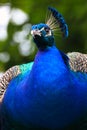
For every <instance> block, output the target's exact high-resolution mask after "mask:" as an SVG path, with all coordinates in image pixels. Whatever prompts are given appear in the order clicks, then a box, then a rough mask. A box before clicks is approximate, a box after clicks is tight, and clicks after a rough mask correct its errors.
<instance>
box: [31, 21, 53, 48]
mask: <svg viewBox="0 0 87 130" xmlns="http://www.w3.org/2000/svg"><path fill="white" fill-rule="evenodd" d="M31 34H32V36H33V39H34V42H35V43H36V45H37V47H38V48H39V49H45V48H46V47H47V46H53V44H54V36H53V32H52V30H51V29H50V27H49V26H48V25H46V24H44V23H40V24H37V25H33V26H32V30H31Z"/></svg>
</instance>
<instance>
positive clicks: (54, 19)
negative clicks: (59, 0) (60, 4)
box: [45, 7, 68, 37]
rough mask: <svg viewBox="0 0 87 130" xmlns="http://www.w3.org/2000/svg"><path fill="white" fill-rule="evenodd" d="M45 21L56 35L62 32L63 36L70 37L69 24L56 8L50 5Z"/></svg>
mask: <svg viewBox="0 0 87 130" xmlns="http://www.w3.org/2000/svg"><path fill="white" fill-rule="evenodd" d="M45 23H46V24H47V25H48V26H49V27H50V29H51V30H52V31H53V33H54V35H56V34H58V35H61V34H62V36H63V37H68V26H67V24H66V22H65V20H64V18H63V16H62V15H61V14H60V13H59V12H58V11H57V10H56V9H55V8H52V7H48V13H47V16H46V20H45Z"/></svg>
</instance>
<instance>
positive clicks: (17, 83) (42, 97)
mask: <svg viewBox="0 0 87 130" xmlns="http://www.w3.org/2000/svg"><path fill="white" fill-rule="evenodd" d="M48 52H49V53H48ZM59 53H60V52H59V51H58V50H57V49H56V48H55V47H53V48H51V49H49V51H46V52H38V54H37V56H36V58H35V61H34V64H33V66H32V68H31V71H30V70H28V71H27V72H26V73H23V74H21V75H19V76H17V77H16V78H15V79H13V80H12V81H11V83H10V84H9V86H8V90H7V92H6V94H5V98H4V103H3V107H5V110H6V113H5V114H6V115H10V116H8V117H9V118H8V119H9V120H10V122H11V121H15V122H19V124H23V125H24V126H27V127H30V126H31V124H33V125H34V126H39V125H40V127H43V128H52V129H54V128H61V127H64V126H66V125H68V124H70V123H71V122H73V121H75V120H77V119H78V118H79V116H80V115H83V114H85V111H86V109H87V74H82V73H76V72H72V71H70V70H69V68H68V69H66V64H64V61H63V59H62V57H61V55H60V54H59ZM51 62H52V63H51ZM54 66H55V67H54ZM61 69H62V70H61ZM61 71H62V75H61ZM52 75H53V76H54V77H52ZM59 75H60V76H59ZM59 77H60V78H59ZM7 106H8V107H7Z"/></svg>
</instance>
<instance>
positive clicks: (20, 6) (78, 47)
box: [0, 0, 87, 72]
mask: <svg viewBox="0 0 87 130" xmlns="http://www.w3.org/2000/svg"><path fill="white" fill-rule="evenodd" d="M48 6H52V7H54V8H56V9H57V10H58V11H59V12H60V13H61V14H62V15H63V16H64V18H65V20H66V23H67V24H68V28H69V37H68V38H67V39H62V38H61V37H59V36H56V37H55V41H56V45H57V47H58V48H59V49H60V50H61V51H63V52H65V53H67V52H72V51H79V52H82V53H87V0H9V1H8V0H0V9H2V8H3V7H5V8H6V9H4V10H5V12H4V11H2V12H3V13H2V12H1V13H0V21H1V22H0V23H1V25H0V72H4V71H5V70H7V69H8V68H10V67H11V66H14V65H17V64H23V63H27V62H29V61H32V60H33V59H34V56H35V54H36V51H37V49H36V47H35V45H34V43H33V41H32V37H31V35H30V27H31V25H33V24H37V23H40V22H44V21H45V17H46V13H47V8H48ZM6 13H7V14H8V15H7V14H6ZM22 15H23V16H22ZM8 17H9V18H8ZM4 18H5V19H4ZM6 18H7V19H9V20H8V22H7V23H5V24H6V25H5V27H4V22H5V21H6ZM3 20H4V22H3ZM3 29H4V31H3ZM5 33H7V34H6V35H7V36H5Z"/></svg>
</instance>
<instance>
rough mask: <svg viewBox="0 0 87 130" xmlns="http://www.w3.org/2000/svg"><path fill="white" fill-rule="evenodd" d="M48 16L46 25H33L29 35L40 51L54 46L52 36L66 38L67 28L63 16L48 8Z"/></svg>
mask: <svg viewBox="0 0 87 130" xmlns="http://www.w3.org/2000/svg"><path fill="white" fill-rule="evenodd" d="M48 11H49V13H50V14H49V16H48V19H47V20H46V24H44V23H40V24H37V25H33V26H32V28H31V34H32V36H33V39H34V42H35V43H36V45H37V47H38V48H39V49H41V50H43V49H45V48H47V47H48V46H53V45H54V35H55V34H58V35H62V36H63V37H67V36H68V26H67V24H66V23H65V20H64V18H63V16H62V15H61V14H60V13H59V12H58V11H57V10H56V9H54V8H52V7H48Z"/></svg>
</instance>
